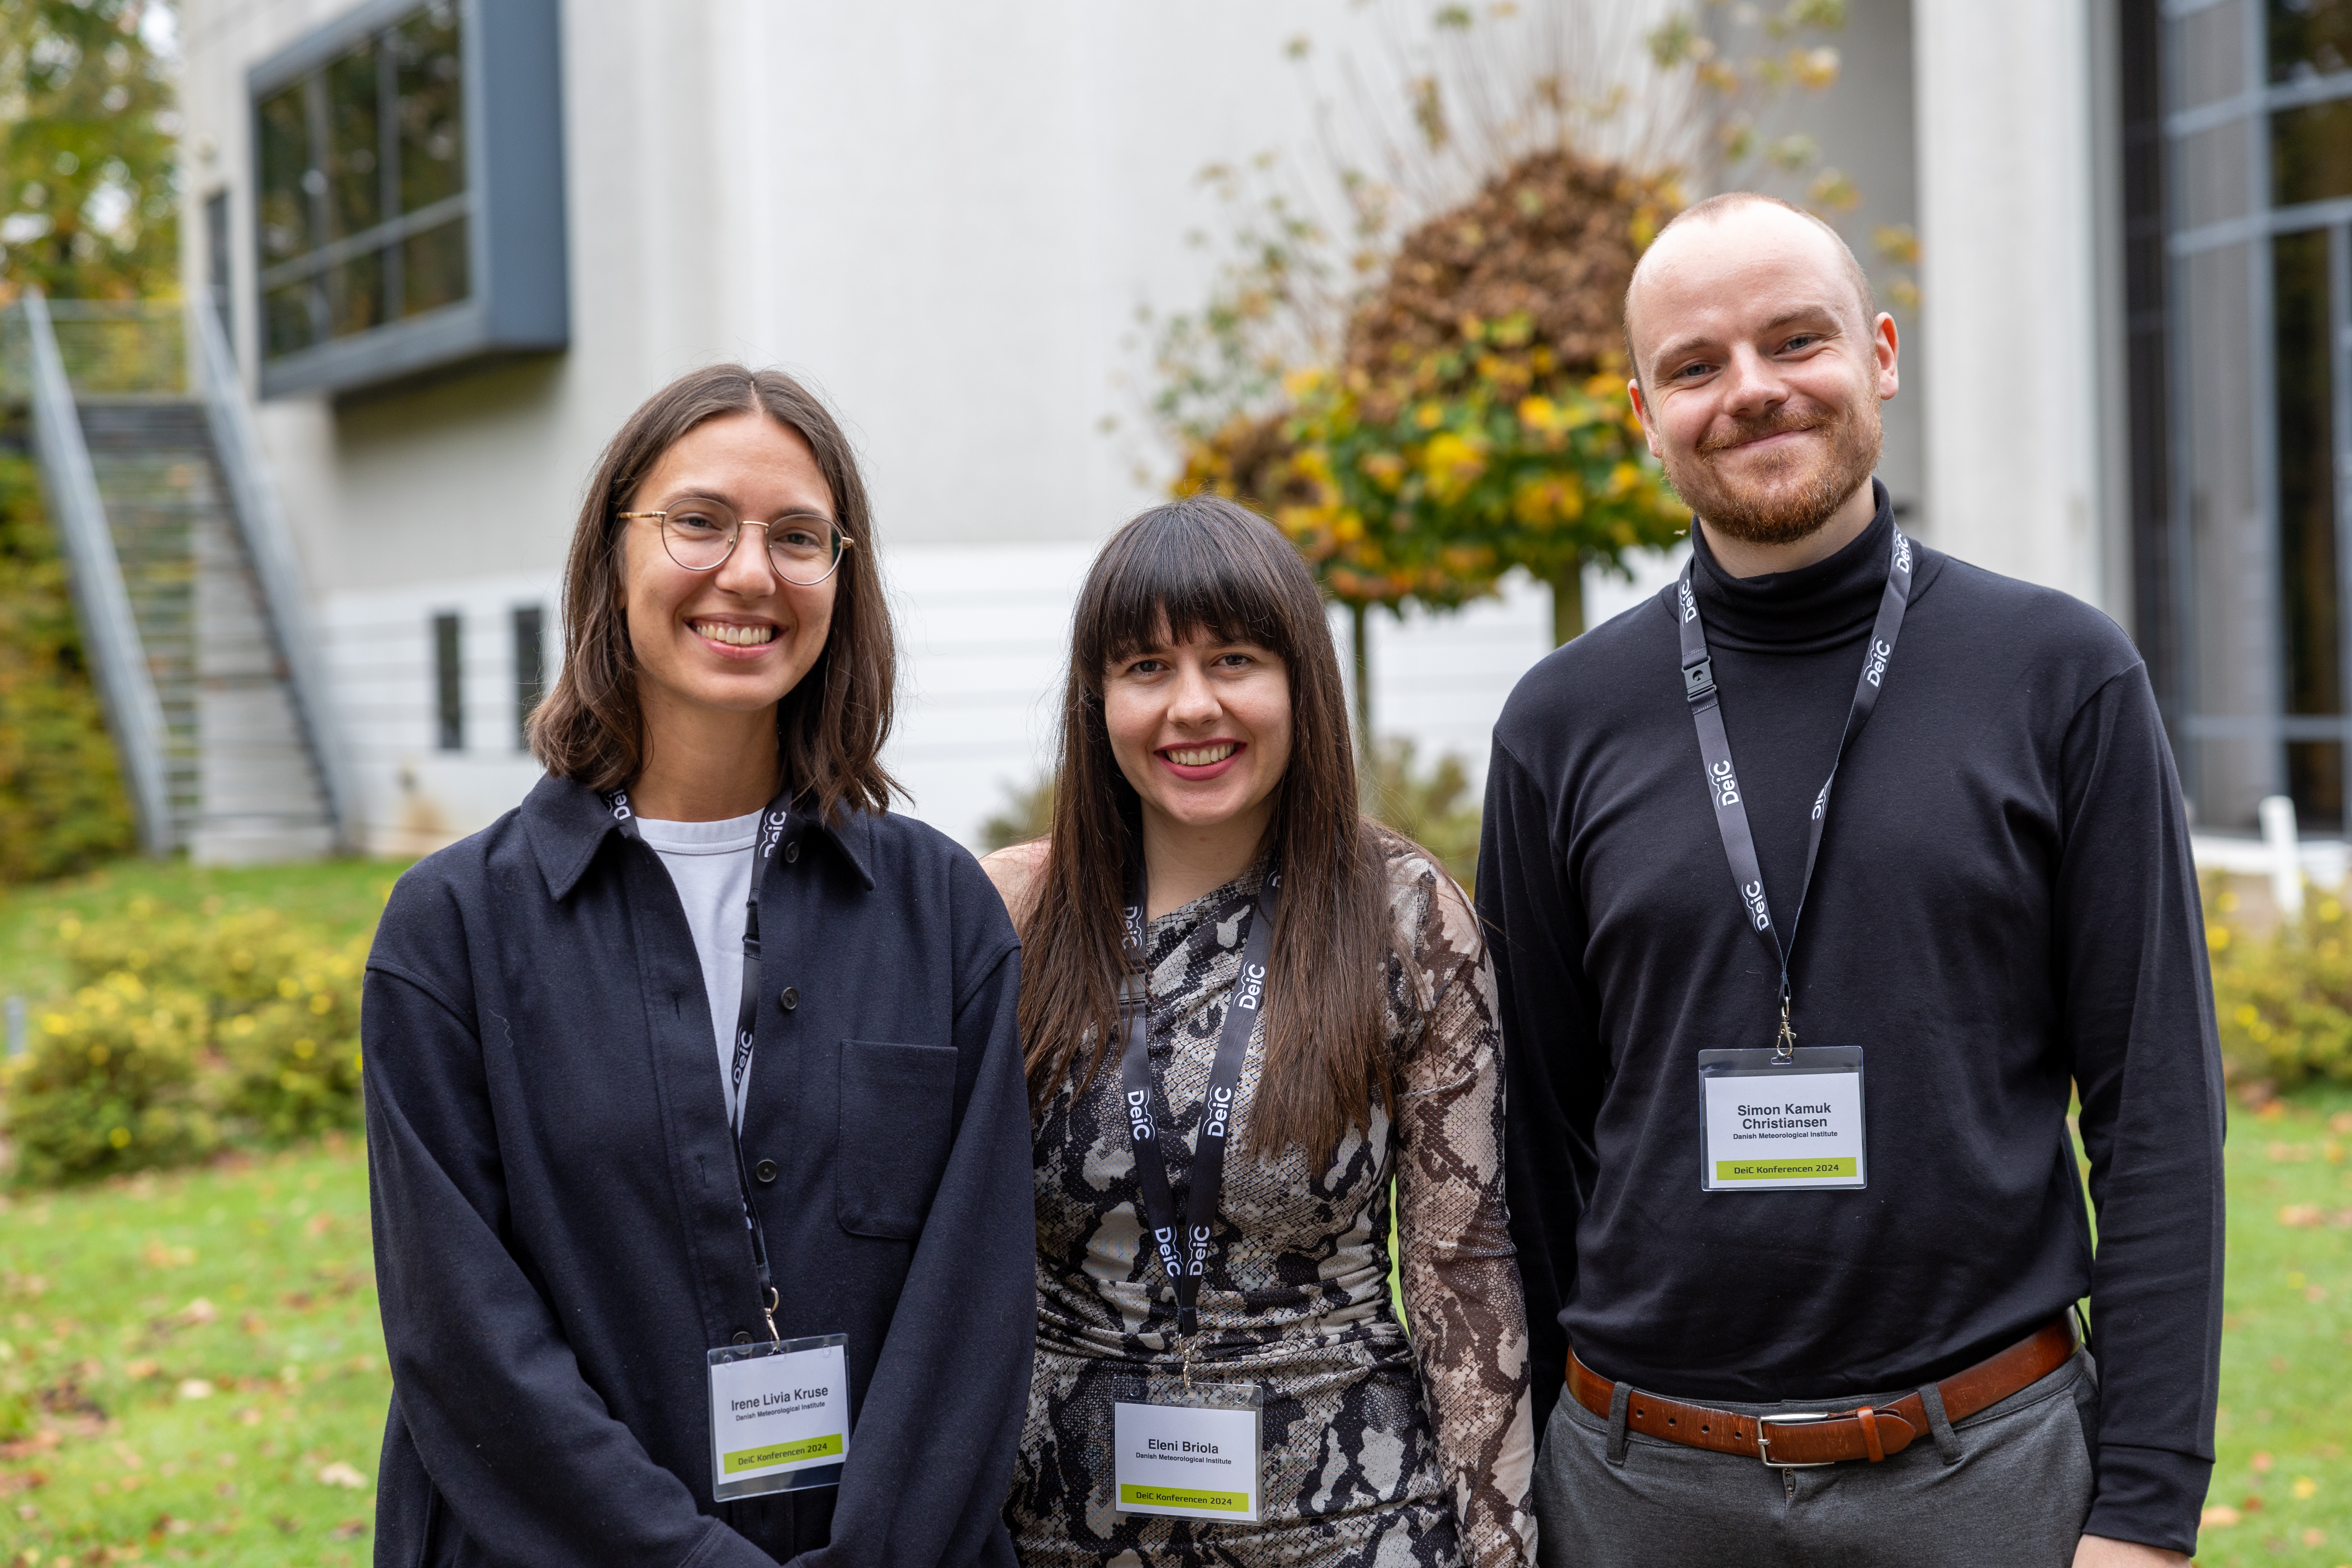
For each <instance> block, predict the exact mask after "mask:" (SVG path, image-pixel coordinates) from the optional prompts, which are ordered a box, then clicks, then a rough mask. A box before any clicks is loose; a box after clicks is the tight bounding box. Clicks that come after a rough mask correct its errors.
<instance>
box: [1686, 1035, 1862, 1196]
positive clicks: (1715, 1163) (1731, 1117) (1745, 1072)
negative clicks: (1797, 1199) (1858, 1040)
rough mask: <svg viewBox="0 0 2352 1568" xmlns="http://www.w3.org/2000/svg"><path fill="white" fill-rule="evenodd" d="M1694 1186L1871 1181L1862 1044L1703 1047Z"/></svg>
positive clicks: (1714, 1189)
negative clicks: (1781, 1053) (1785, 1049)
mask: <svg viewBox="0 0 2352 1568" xmlns="http://www.w3.org/2000/svg"><path fill="white" fill-rule="evenodd" d="M1698 1089H1699V1114H1700V1118H1701V1126H1702V1127H1703V1129H1704V1146H1703V1147H1702V1148H1701V1150H1700V1161H1699V1185H1700V1187H1701V1188H1703V1189H1704V1190H1706V1191H1707V1192H1710V1193H1756V1192H1779V1191H1786V1190H1788V1189H1790V1188H1792V1187H1794V1188H1804V1187H1866V1186H1868V1185H1869V1184H1870V1180H1869V1174H1870V1173H1869V1169H1868V1165H1867V1163H1866V1162H1867V1158H1868V1156H1867V1152H1866V1150H1865V1149H1864V1139H1863V1107H1862V1047H1859V1046H1799V1047H1797V1048H1796V1049H1795V1050H1794V1051H1793V1052H1792V1053H1790V1057H1789V1058H1786V1059H1779V1060H1776V1059H1775V1056H1774V1053H1773V1052H1772V1051H1771V1050H1769V1048H1759V1049H1753V1050H1721V1051H1701V1052H1699V1054H1698Z"/></svg>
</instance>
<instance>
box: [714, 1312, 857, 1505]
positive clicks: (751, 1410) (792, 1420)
mask: <svg viewBox="0 0 2352 1568" xmlns="http://www.w3.org/2000/svg"><path fill="white" fill-rule="evenodd" d="M848 1342H849V1341H848V1338H847V1337H846V1336H845V1335H842V1334H820V1335H817V1336H815V1337H814V1338H811V1339H804V1340H786V1341H784V1342H782V1343H781V1344H779V1343H776V1342H768V1343H766V1344H754V1345H721V1346H720V1347H719V1349H717V1350H715V1351H712V1352H709V1362H710V1495H711V1496H713V1497H715V1498H718V1499H719V1500H722V1501H724V1500H729V1499H731V1498H745V1497H758V1496H760V1495H761V1493H763V1492H788V1491H799V1490H801V1489H803V1488H807V1487H830V1486H837V1485H839V1484H840V1482H841V1464H842V1461H843V1460H844V1459H845V1458H848V1455H849V1355H848V1352H847V1351H846V1350H845V1348H844V1347H845V1346H846V1345H847V1344H848Z"/></svg>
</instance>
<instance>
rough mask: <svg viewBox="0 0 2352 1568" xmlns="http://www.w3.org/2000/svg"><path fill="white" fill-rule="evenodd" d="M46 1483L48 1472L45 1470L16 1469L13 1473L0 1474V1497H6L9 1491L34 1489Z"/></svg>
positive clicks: (47, 1482) (47, 1481)
mask: <svg viewBox="0 0 2352 1568" xmlns="http://www.w3.org/2000/svg"><path fill="white" fill-rule="evenodd" d="M48 1484H49V1478H48V1473H47V1471H45V1470H18V1471H17V1472H16V1474H15V1475H11V1476H0V1497H6V1496H7V1495H8V1494H9V1493H10V1492H29V1491H35V1490H37V1489H40V1488H42V1487H45V1486H47V1485H48Z"/></svg>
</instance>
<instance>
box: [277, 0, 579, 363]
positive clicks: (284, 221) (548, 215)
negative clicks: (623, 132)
mask: <svg viewBox="0 0 2352 1568" xmlns="http://www.w3.org/2000/svg"><path fill="white" fill-rule="evenodd" d="M435 14H446V17H447V19H448V20H450V21H454V23H455V26H456V32H457V49H456V58H457V95H456V113H455V116H454V119H455V121H456V139H457V140H458V141H459V142H461V144H462V150H461V152H460V153H459V155H458V156H457V159H456V160H455V163H454V166H453V167H451V168H449V169H446V170H436V169H435V168H434V167H433V166H432V165H430V164H429V163H427V162H426V160H425V156H424V155H423V154H422V153H414V152H413V153H412V154H411V156H410V158H409V161H410V162H413V163H416V164H417V165H418V170H417V171H412V173H417V172H424V173H425V174H428V175H430V174H438V176H439V177H438V179H437V183H435V184H434V186H433V188H432V189H431V190H428V191H425V192H423V193H422V196H423V199H421V200H412V199H411V197H412V195H415V193H413V192H411V191H409V190H408V189H406V188H405V187H404V185H403V184H402V181H401V177H400V176H401V170H402V158H403V155H404V154H403V147H404V143H403V142H402V137H403V136H404V135H408V136H410V137H411V138H412V140H415V138H417V137H418V136H420V135H421V134H422V132H419V131H418V128H417V126H416V125H415V124H412V123H410V121H408V120H404V117H403V114H402V105H403V102H404V99H403V94H402V89H403V88H404V85H415V86H417V87H418V88H420V89H422V90H420V91H418V92H415V93H412V94H411V95H410V96H409V99H408V100H407V101H409V102H410V103H411V104H412V105H415V104H418V103H425V102H429V101H430V95H431V93H432V92H434V91H436V90H438V89H436V87H435V86H434V84H433V83H431V82H428V81H425V80H424V79H414V80H413V81H412V80H411V79H404V77H403V76H402V74H401V73H402V70H403V69H404V65H403V63H402V62H403V61H404V59H410V58H418V59H426V60H427V61H428V63H429V59H430V58H435V57H429V56H424V55H418V54H417V53H416V50H415V47H414V46H413V40H415V39H416V38H418V37H427V36H429V33H428V25H427V24H425V22H423V21H421V20H420V19H421V18H425V17H427V16H433V15H435ZM557 26H558V0H370V3H368V4H365V5H361V6H359V7H358V8H357V9H355V10H353V11H352V12H350V13H348V14H346V15H345V16H341V17H339V18H337V19H336V20H334V21H333V22H331V23H329V24H327V25H326V26H321V27H319V28H317V29H315V30H314V31H312V32H311V33H310V34H308V35H306V36H305V37H302V38H300V39H299V40H298V41H297V42H295V43H294V44H292V45H291V46H289V47H287V48H285V49H283V50H280V51H279V52H278V53H277V54H276V55H273V56H271V57H270V58H268V59H265V60H263V61H261V62H260V63H259V64H257V65H256V66H254V67H253V68H252V69H251V70H249V71H248V72H247V79H246V88H247V114H248V121H247V123H248V125H249V127H250V131H251V157H250V159H249V161H248V167H249V171H250V179H251V183H252V190H253V200H252V202H251V204H250V208H249V210H250V211H251V213H252V215H253V216H252V233H253V239H254V246H255V260H256V266H255V271H254V278H253V283H252V292H251V294H250V295H249V299H250V300H251V303H252V307H253V309H252V320H253V322H254V326H253V331H254V335H255V342H256V347H257V354H256V360H257V363H258V365H259V371H260V374H259V379H260V390H261V395H263V396H264V397H279V396H285V395H293V394H302V393H316V392H320V391H324V392H329V393H342V392H347V391H352V390H357V389H361V388H365V387H370V386H375V385H380V384H385V383H390V382H396V381H401V380H404V379H406V378H409V377H413V376H416V375H419V374H426V373H436V372H442V371H446V370H447V369H450V368H453V367H456V366H460V365H464V364H467V363H470V362H476V361H488V360H496V359H500V358H504V357H507V356H510V355H514V354H520V353H553V352H559V351H561V350H562V349H564V348H566V347H568V346H569V343H570V336H571V327H570V317H571V310H570V300H569V288H568V280H567V278H566V256H565V242H564V201H563V159H562V81H561V75H562V57H561V49H560V40H559V37H558V32H557ZM404 39H405V40H410V41H411V42H410V43H406V44H404ZM403 47H407V48H408V51H409V52H408V54H407V55H403V54H402V53H401V52H400V51H401V49H402V48H403ZM493 81H495V82H496V83H497V91H496V92H495V93H493V92H492V91H491V90H490V84H491V83H492V82H493ZM339 116H340V118H339ZM411 118H412V119H413V118H414V117H411ZM371 136H372V137H373V140H371ZM442 139H443V141H445V142H446V140H447V138H446V135H445V136H444V137H443V138H442ZM418 145H419V146H420V147H421V146H422V142H419V143H418ZM354 147H357V148H359V149H360V151H359V153H358V155H357V156H356V157H354V156H352V155H351V149H352V148H354ZM298 162H299V164H300V165H301V166H302V168H303V173H302V174H300V175H299V176H297V177H296V180H297V183H299V185H300V187H301V195H300V196H299V197H298V198H296V199H297V200H299V202H301V203H303V204H306V205H301V206H299V207H298V206H294V205H291V204H290V203H289V200H288V196H289V179H288V174H289V170H290V169H291V168H292V167H293V166H295V163H298ZM453 176H454V178H453ZM337 182H341V184H340V185H339V184H337ZM453 183H454V184H455V186H456V188H455V189H451V188H450V186H451V184H453ZM372 186H373V189H371V188H370V187H372ZM273 192H276V193H277V198H276V200H275V201H274V202H273V200H272V193H273ZM352 193H357V195H356V197H354V196H353V195H352ZM347 209H349V211H353V212H357V213H358V214H359V215H360V216H358V217H357V218H353V217H352V216H348V213H347ZM289 214H290V216H291V217H292V220H293V221H292V222H291V223H290V224H289V221H288V220H289ZM273 223H276V224H277V225H278V231H279V237H280V241H281V243H279V244H278V245H276V246H273V245H272V243H271V234H272V232H273V231H272V230H271V227H270V226H271V225H272V224H273ZM289 227H291V228H294V229H297V230H298V231H299V234H298V238H297V242H296V244H295V245H294V246H293V247H289V246H287V245H286V244H284V243H283V242H282V241H283V231H284V230H286V229H288V228H289ZM355 280H356V281H355ZM420 281H421V284H422V286H421V287H420ZM453 282H454V284H455V286H454V287H453V286H452V285H453ZM273 308H274V309H275V310H277V311H278V316H277V317H276V318H273V316H272V314H271V312H272V310H273ZM294 312H300V313H299V314H296V313H294ZM306 339H307V340H308V341H305V340H306Z"/></svg>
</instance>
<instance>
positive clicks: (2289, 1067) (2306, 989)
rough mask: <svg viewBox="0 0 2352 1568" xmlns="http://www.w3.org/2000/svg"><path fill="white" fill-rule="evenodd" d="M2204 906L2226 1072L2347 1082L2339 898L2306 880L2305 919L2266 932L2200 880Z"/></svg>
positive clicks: (2348, 1042) (2257, 1078)
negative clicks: (2237, 917)
mask: <svg viewBox="0 0 2352 1568" xmlns="http://www.w3.org/2000/svg"><path fill="white" fill-rule="evenodd" d="M2205 907H2206V909H2207V910H2208V911H2209V921H2210V923H2209V924H2208V925H2207V926H2206V929H2205V945H2206V949H2207V951H2208V952H2210V954H2211V955H2212V963H2213V1010H2214V1013H2215V1016H2216V1019H2217V1021H2218V1022H2219V1023H2220V1025H2221V1065H2222V1070H2223V1072H2224V1073H2225V1074H2226V1075H2227V1077H2228V1078H2229V1079H2230V1081H2231V1082H2232V1083H2235V1084H2261V1085H2264V1086H2266V1087H2269V1088H2273V1089H2292V1088H2294V1086H2296V1085H2297V1084H2301V1083H2306V1082H2309V1081H2311V1080H2313V1079H2334V1080H2336V1081H2338V1082H2352V917H2347V910H2346V907H2345V901H2344V900H2343V898H2341V897H2339V896H2338V895H2336V894H2335V893H2331V892H2328V891H2326V890H2325V889H2318V888H2309V889H2305V900H2304V913H2303V918H2302V919H2301V920H2299V921H2289V922H2284V923H2282V924H2281V925H2280V926H2279V927H2278V928H2277V929H2276V930H2274V931H2267V932H2263V931H2253V930H2252V929H2250V928H2249V927H2248V926H2246V925H2245V924H2244V923H2242V922H2241V921H2236V920H2234V919H2232V918H2231V917H2232V916H2234V915H2235V914H2236V913H2237V908H2238V900H2237V895H2236V894H2235V893H2233V892H2231V890H2230V889H2228V888H2227V887H2226V886H2225V885H2222V884H2221V883H2220V882H2219V881H2218V880H2216V881H2213V882H2211V883H2210V884H2209V885H2208V887H2207V888H2206V891H2205Z"/></svg>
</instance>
